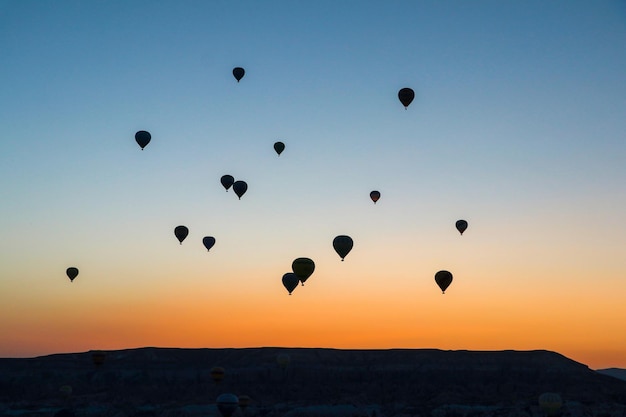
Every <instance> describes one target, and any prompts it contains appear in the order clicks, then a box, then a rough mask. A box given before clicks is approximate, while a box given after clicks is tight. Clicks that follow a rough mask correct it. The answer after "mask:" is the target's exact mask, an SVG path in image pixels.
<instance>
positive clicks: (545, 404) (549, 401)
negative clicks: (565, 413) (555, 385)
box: [539, 392, 563, 416]
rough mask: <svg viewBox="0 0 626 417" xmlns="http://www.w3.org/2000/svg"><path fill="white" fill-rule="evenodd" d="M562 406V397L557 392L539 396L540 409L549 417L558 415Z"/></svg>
mask: <svg viewBox="0 0 626 417" xmlns="http://www.w3.org/2000/svg"><path fill="white" fill-rule="evenodd" d="M562 405H563V400H562V399H561V396H560V395H559V394H557V393H555V392H544V393H543V394H541V395H540V396H539V408H541V410H542V411H543V412H544V413H545V414H546V415H548V416H554V415H556V414H558V413H559V411H560V410H561V406H562Z"/></svg>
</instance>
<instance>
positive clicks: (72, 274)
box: [65, 266, 78, 282]
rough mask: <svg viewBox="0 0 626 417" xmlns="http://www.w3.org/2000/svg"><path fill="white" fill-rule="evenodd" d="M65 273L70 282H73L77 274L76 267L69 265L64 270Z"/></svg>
mask: <svg viewBox="0 0 626 417" xmlns="http://www.w3.org/2000/svg"><path fill="white" fill-rule="evenodd" d="M65 273H66V274H67V277H68V278H69V279H70V282H74V278H76V277H77V276H78V268H75V267H73V266H71V267H69V268H67V270H65Z"/></svg>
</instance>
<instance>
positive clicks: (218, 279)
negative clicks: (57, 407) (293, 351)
mask: <svg viewBox="0 0 626 417" xmlns="http://www.w3.org/2000/svg"><path fill="white" fill-rule="evenodd" d="M625 45H626V3H624V2H623V1H608V0H607V1H576V0H567V1H566V0H555V1H550V2H544V1H535V0H530V1H508V2H501V1H495V0H494V1H488V0H479V1H475V2H466V1H461V0H446V1H409V0H406V1H403V0H396V1H385V2H381V1H369V0H364V1H350V0H346V1H342V2H337V1H335V0H319V1H315V2H303V1H301V2H294V1H287V0H284V1H271V0H269V1H264V2H257V1H252V0H242V1H237V2H232V1H222V0H215V1H208V2H207V1H182V2H174V1H141V0H134V1H131V2H127V1H99V0H95V1H88V2H86V1H78V0H77V1H70V0H61V1H56V2H44V1H33V0H25V1H17V0H8V1H7V0H4V1H2V0H0V51H1V56H2V59H0V85H1V87H0V92H1V94H0V97H1V99H0V195H1V198H0V230H1V239H0V357H32V356H38V355H46V354H51V353H63V352H80V351H86V350H91V349H103V350H108V349H125V348H133V347H143V346H159V347H188V348H197V347H210V348H221V347H258V346H286V347H328V348H351V349H387V348H438V349H445V350H448V349H451V350H456V349H468V350H501V349H515V350H532V349H547V350H553V351H556V352H559V353H561V354H563V355H565V356H567V357H569V358H571V359H573V360H576V361H579V362H582V363H584V364H586V365H588V366H589V367H591V368H593V369H597V368H605V367H622V368H626V324H625V323H626V302H625V301H626V222H624V213H625V212H626V48H625V47H624V46H625ZM237 66H240V67H243V68H245V70H246V73H245V76H244V78H243V79H242V80H241V81H240V82H239V83H238V82H237V81H236V80H235V79H234V77H233V75H232V69H233V68H234V67H237ZM404 87H410V88H412V89H414V91H415V100H414V101H413V102H412V103H411V104H410V106H409V107H408V108H407V109H405V108H404V106H403V105H402V104H401V103H400V102H399V100H398V95H397V94H398V90H400V89H401V88H404ZM139 130H146V131H149V132H150V133H151V135H152V140H151V142H150V143H149V144H148V146H146V148H145V149H144V150H143V151H142V150H141V149H140V147H139V146H138V145H137V143H136V142H135V140H134V135H135V132H137V131H139ZM276 141H282V142H284V143H285V145H286V147H285V150H284V152H283V153H282V154H281V155H280V156H279V155H277V154H276V152H275V151H274V149H273V144H274V142H276ZM225 174H229V175H232V176H233V177H234V178H235V179H236V180H244V181H246V182H247V184H248V190H247V192H246V193H245V194H244V195H243V196H242V197H241V199H238V198H237V196H236V195H235V194H234V192H233V191H232V190H230V191H225V189H224V188H223V187H222V185H221V184H220V177H221V176H222V175H225ZM372 190H378V191H380V193H381V198H380V200H379V201H378V202H377V203H376V204H374V203H373V202H372V201H371V200H370V197H369V193H370V191H372ZM458 219H465V220H467V221H468V223H469V227H468V229H467V231H465V233H464V234H463V235H460V234H459V233H458V231H457V230H456V229H455V226H454V224H455V222H456V220H458ZM178 225H185V226H187V227H188V228H189V236H188V237H187V238H186V239H185V240H184V241H183V243H182V244H179V242H178V240H177V239H176V237H175V236H174V228H175V227H176V226H178ZM337 235H349V236H351V237H352V239H353V240H354V248H353V249H352V251H351V252H350V253H349V254H348V256H346V258H345V261H343V262H342V261H341V259H340V257H339V256H338V255H337V253H335V251H334V250H333V246H332V241H333V239H334V237H335V236H337ZM204 236H213V237H215V239H216V243H215V246H214V247H213V248H211V250H210V251H207V250H206V249H205V248H204V246H203V245H202V238H203V237H204ZM299 257H308V258H311V259H312V260H314V262H315V266H316V269H315V272H314V274H313V275H312V276H311V277H310V278H309V279H308V280H307V282H306V284H305V285H304V286H299V287H298V288H296V289H295V290H294V291H293V294H292V295H288V293H287V291H286V289H285V288H284V287H283V285H282V282H281V279H282V276H283V274H285V273H288V272H291V263H292V261H293V260H294V259H296V258H299ZM68 267H76V268H78V269H79V271H80V273H79V275H78V277H77V278H76V279H75V280H74V281H73V282H70V280H69V279H68V277H67V276H66V274H65V271H66V269H67V268H68ZM439 270H448V271H450V272H451V273H452V274H453V276H454V279H453V282H452V284H451V285H450V287H449V288H448V289H447V290H446V292H445V294H442V292H441V290H440V289H439V288H438V287H437V285H436V283H435V281H434V275H435V273H436V272H437V271H439Z"/></svg>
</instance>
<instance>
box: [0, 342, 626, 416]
mask: <svg viewBox="0 0 626 417" xmlns="http://www.w3.org/2000/svg"><path fill="white" fill-rule="evenodd" d="M281 354H283V355H284V354H287V355H288V358H289V361H288V364H286V365H285V364H283V365H284V366H280V365H279V363H278V362H277V358H278V357H279V355H281ZM283 357H285V356H283ZM215 366H220V367H223V368H224V369H225V376H224V379H223V380H222V381H221V382H219V383H216V382H215V381H214V380H213V379H212V377H211V368H213V367H215ZM0 369H1V370H2V372H1V373H0V407H1V408H0V414H1V413H2V410H4V412H5V414H13V415H18V414H19V413H18V412H17V410H22V411H21V412H22V413H23V412H24V410H29V409H30V410H31V414H28V413H26V414H21V415H45V413H48V414H49V415H52V411H54V410H56V409H59V408H61V407H71V408H74V409H77V410H83V411H82V414H94V413H95V414H99V415H117V416H120V417H122V416H125V415H136V413H137V412H138V410H144V411H143V413H144V414H145V413H148V414H145V415H155V416H156V415H170V414H171V412H173V411H172V410H177V411H176V413H178V414H176V413H175V414H174V415H180V416H192V415H207V414H211V413H214V412H215V410H214V407H213V404H214V401H215V398H216V397H217V396H218V395H219V394H220V393H224V392H232V393H234V394H236V395H243V394H245V395H248V396H250V397H251V398H252V404H251V406H250V408H249V409H248V410H247V411H246V413H247V415H250V416H252V415H254V414H258V415H268V414H269V415H273V414H277V415H278V414H284V413H285V412H287V411H289V410H292V411H293V410H294V409H296V408H298V407H299V408H302V407H307V406H320V405H341V404H344V405H346V404H347V405H350V406H352V407H356V408H355V409H359V410H370V411H372V410H379V413H382V414H385V415H386V414H395V411H392V410H396V411H397V410H398V409H401V410H404V411H402V413H404V414H409V415H425V414H428V415H430V413H431V412H432V410H435V409H437V408H438V407H439V408H441V406H444V405H451V404H456V405H464V406H474V407H483V409H484V407H487V409H489V410H491V411H490V412H494V411H493V410H497V409H508V410H511V409H520V410H526V411H525V413H526V414H532V412H533V410H535V409H536V408H537V407H536V404H537V398H538V396H539V394H541V393H542V392H546V391H554V392H558V393H560V394H561V396H562V398H563V400H564V401H565V402H566V403H568V402H569V403H570V404H572V406H580V407H592V406H598V405H600V404H605V405H609V404H613V405H615V404H622V405H623V404H626V382H625V381H620V380H618V379H616V378H613V377H610V376H605V375H601V374H599V373H597V372H595V371H592V370H590V369H589V368H588V367H587V366H585V365H582V364H580V363H578V362H575V361H573V360H570V359H568V358H566V357H564V356H562V355H560V354H558V353H554V352H549V351H496V352H482V351H441V350H431V349H415V350H404V349H392V350H335V349H299V348H248V349H165V348H140V349H129V350H119V351H109V352H106V359H105V361H104V363H103V364H102V365H101V366H95V365H94V364H93V362H92V354H91V353H90V352H85V353H72V354H58V355H50V356H44V357H38V358H28V359H6V358H5V359H0ZM63 385H70V386H71V387H72V389H73V392H72V394H71V396H68V397H67V398H64V395H62V393H61V392H60V391H59V390H60V387H61V386H63ZM94 407H95V408H94ZM189 407H192V408H189ZM193 407H196V408H195V409H194V408H193ZM197 407H200V408H197ZM533 407H534V408H533ZM42 410H43V411H42ZM90 410H91V411H90ZM94 410H99V411H94ZM120 410H122V411H120ZM163 410H170V414H167V413H165V414H163ZM194 410H196V411H194ZM210 410H213V411H210ZM279 410H280V412H279ZM407 410H408V411H407ZM485 410H486V409H485ZM535 411H536V410H535ZM116 413H117V414H116ZM305 414H306V413H305ZM349 414H354V412H349ZM367 414H368V415H369V414H370V413H369V412H368V413H367ZM474 414H475V413H474Z"/></svg>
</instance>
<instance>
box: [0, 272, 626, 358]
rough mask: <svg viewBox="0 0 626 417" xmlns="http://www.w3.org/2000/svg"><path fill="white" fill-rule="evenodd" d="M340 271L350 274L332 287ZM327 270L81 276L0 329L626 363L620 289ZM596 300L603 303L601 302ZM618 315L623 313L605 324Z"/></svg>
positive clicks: (70, 342)
mask: <svg viewBox="0 0 626 417" xmlns="http://www.w3.org/2000/svg"><path fill="white" fill-rule="evenodd" d="M339 268H343V269H344V270H350V273H351V275H346V276H344V277H342V280H343V281H344V282H343V284H337V285H331V281H332V280H331V279H330V276H331V275H332V274H334V273H336V271H337V270H340V269H339ZM329 269H330V270H331V271H329V272H326V271H324V268H320V270H319V271H316V273H315V274H314V275H313V276H312V277H311V279H310V280H309V281H307V283H306V285H305V286H304V287H302V286H299V287H298V288H296V290H295V291H294V293H293V294H292V295H291V296H289V295H287V293H286V291H285V290H284V289H283V288H282V287H281V286H280V284H279V283H278V282H275V285H268V282H269V281H271V280H273V281H277V280H276V279H275V277H270V276H263V275H260V276H258V277H257V279H256V280H252V281H249V282H248V283H247V284H246V285H244V286H243V287H241V286H238V285H224V284H222V285H220V286H216V285H202V284H199V283H201V282H202V278H200V276H198V277H197V278H196V279H189V280H188V281H187V282H186V283H185V282H182V281H181V282H178V283H176V285H162V286H152V287H150V286H147V287H142V288H141V289H139V288H135V289H129V290H128V291H126V292H125V291H120V289H119V288H116V289H109V290H107V289H106V288H105V287H102V288H98V289H97V290H96V291H103V292H104V294H103V293H99V295H98V296H97V297H94V294H89V291H87V290H86V288H85V287H87V284H85V283H79V282H78V281H76V282H74V283H72V284H68V286H69V291H70V292H71V291H74V292H75V293H78V294H79V296H78V297H76V294H74V295H70V294H69V293H68V288H63V291H58V292H56V293H55V294H54V297H51V296H50V292H48V291H47V290H46V289H41V290H40V291H35V293H36V294H35V295H33V297H34V299H33V303H32V304H31V305H30V306H28V308H24V307H23V306H17V305H13V306H11V305H10V302H9V304H8V305H5V306H4V308H0V310H4V311H2V314H6V313H7V311H9V310H11V314H19V315H20V321H19V324H13V325H7V324H3V327H2V329H1V330H2V333H3V334H7V335H10V337H9V339H8V340H9V343H8V344H7V343H5V346H4V352H3V354H2V356H10V357H13V356H16V357H29V356H36V355H43V354H49V353H57V352H76V351H86V350H91V349H111V350H113V349H123V348H131V347H143V346H155V347H182V348H185V347H188V348H201V347H213V348H227V347H233V348H243V347H261V346H283V347H328V348H339V349H390V348H438V349H444V350H448V349H450V350H505V349H512V350H535V349H546V350H553V351H556V352H559V353H561V354H563V355H565V356H567V357H570V358H571V359H573V360H576V361H579V362H582V363H584V364H586V365H588V366H590V367H591V368H602V367H624V366H625V365H626V349H625V348H626V341H625V340H624V335H623V333H622V332H619V331H616V329H619V328H620V326H621V322H620V317H619V315H617V316H614V313H615V311H620V309H623V308H624V307H623V306H622V304H621V300H620V299H619V295H618V294H603V293H602V291H600V290H598V292H597V294H593V293H589V292H588V291H585V292H584V293H582V292H580V291H579V290H577V289H575V288H574V289H565V288H561V289H559V290H558V291H557V289H556V288H550V286H547V288H545V291H542V292H537V291H536V290H534V289H532V288H536V287H534V286H533V287H531V286H526V285H520V284H519V282H521V281H519V280H516V279H514V278H512V279H511V280H510V283H514V282H518V285H516V286H514V285H509V288H508V289H507V288H504V287H506V285H502V288H498V287H499V286H500V285H499V284H494V288H492V289H489V288H485V287H481V286H480V285H478V286H476V285H469V284H468V283H466V282H463V280H461V279H459V280H457V281H455V282H454V283H453V285H452V286H451V287H450V288H449V289H448V291H447V292H446V294H441V292H440V291H439V290H438V288H436V286H435V285H434V282H417V281H415V280H407V277H406V276H402V274H399V275H397V276H396V279H397V280H398V281H399V282H404V285H387V284H386V283H385V282H384V281H380V280H379V281H378V284H376V285H375V284H374V283H372V284H371V285H370V286H365V285H362V286H357V287H354V288H353V285H354V282H355V281H356V280H359V279H360V280H366V281H367V280H368V279H369V280H372V281H374V278H375V277H374V276H373V275H371V274H368V273H367V272H365V271H360V270H359V269H358V268H357V266H356V265H355V264H352V265H351V264H350V263H348V261H346V262H345V263H343V264H336V263H335V264H333V266H332V268H329ZM230 280H235V277H230ZM223 281H225V282H227V281H229V279H224V280H223ZM107 291H111V294H106V292H107ZM557 292H558V297H556V296H555V294H556V293H557ZM601 293H602V294H601ZM414 294H421V295H420V296H415V295H414ZM494 294H498V295H497V297H496V296H495V295H494ZM105 295H106V296H105ZM599 296H602V297H603V301H604V302H603V303H602V304H600V305H598V304H597V303H595V301H594V297H599ZM55 297H58V298H55ZM81 297H82V298H81ZM33 306H34V307H33ZM612 316H614V317H615V320H607V317H612ZM598 341H600V342H598ZM33 346H36V348H33ZM600 346H602V347H604V346H612V347H613V349H612V350H605V349H604V348H601V347H600Z"/></svg>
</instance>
